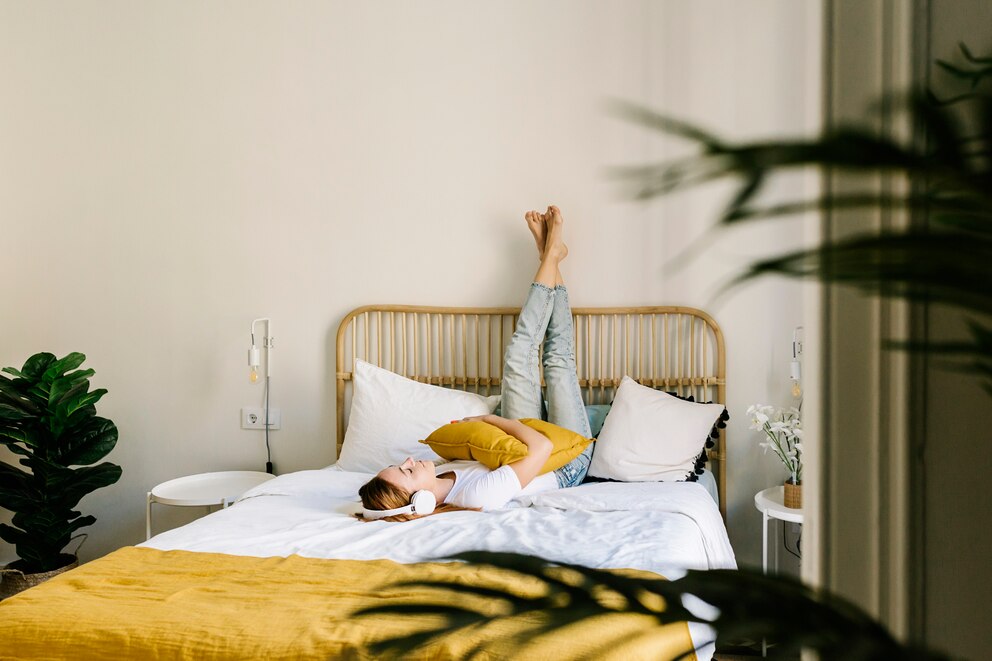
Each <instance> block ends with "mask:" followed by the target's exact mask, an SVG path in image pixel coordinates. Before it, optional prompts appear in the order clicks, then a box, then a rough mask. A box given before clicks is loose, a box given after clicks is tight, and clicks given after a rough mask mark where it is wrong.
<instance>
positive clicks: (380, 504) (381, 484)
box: [355, 475, 482, 521]
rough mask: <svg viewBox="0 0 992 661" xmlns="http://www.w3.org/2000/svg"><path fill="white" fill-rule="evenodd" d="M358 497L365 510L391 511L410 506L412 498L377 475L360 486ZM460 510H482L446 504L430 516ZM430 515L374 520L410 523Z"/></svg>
mask: <svg viewBox="0 0 992 661" xmlns="http://www.w3.org/2000/svg"><path fill="white" fill-rule="evenodd" d="M358 495H359V496H361V497H362V505H363V506H365V509H370V510H392V509H396V508H398V507H404V506H406V505H409V504H410V499H411V498H412V497H413V494H411V493H410V492H409V491H407V490H406V489H403V488H401V487H398V486H396V485H395V484H393V483H392V482H390V481H389V480H384V479H382V478H381V477H379V476H378V475H376V476H375V477H373V478H372V479H371V480H369V481H368V482H366V483H365V484H363V485H362V488H361V489H359V490H358ZM460 510H468V511H471V512H480V511H482V510H480V509H478V508H472V507H458V506H457V505H449V504H447V503H439V504H438V506H437V507H435V508H434V511H433V512H432V513H431V514H442V513H444V512H457V511H460ZM431 514H424V515H423V516H421V515H419V514H394V515H393V516H385V517H383V518H381V519H376V520H377V521H412V520H414V519H422V518H423V517H424V516H431ZM355 516H357V517H358V518H359V519H361V520H363V521H371V520H372V519H366V518H365V517H364V516H362V515H361V514H356V515H355Z"/></svg>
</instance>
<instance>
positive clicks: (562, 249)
mask: <svg viewBox="0 0 992 661" xmlns="http://www.w3.org/2000/svg"><path fill="white" fill-rule="evenodd" d="M543 218H544V225H545V237H546V238H545V241H544V253H543V254H545V255H548V256H549V257H553V258H554V259H555V261H558V262H560V261H562V260H563V259H565V258H566V257H567V256H568V246H566V245H565V243H564V242H563V241H562V229H563V228H562V225H563V224H564V222H565V219H564V218H562V217H561V210H560V209H558V207H556V206H554V205H551V206H550V207H548V211H547V213H545V214H544V216H543Z"/></svg>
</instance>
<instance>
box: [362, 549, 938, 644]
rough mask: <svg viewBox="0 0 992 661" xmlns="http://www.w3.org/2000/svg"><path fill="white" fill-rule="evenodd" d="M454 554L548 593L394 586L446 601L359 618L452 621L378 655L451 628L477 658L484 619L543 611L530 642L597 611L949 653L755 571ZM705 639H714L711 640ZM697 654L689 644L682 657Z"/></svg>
mask: <svg viewBox="0 0 992 661" xmlns="http://www.w3.org/2000/svg"><path fill="white" fill-rule="evenodd" d="M450 559H452V560H462V561H467V562H470V563H472V564H474V565H487V566H490V567H495V568H498V569H501V570H504V571H507V572H512V573H515V574H518V575H519V576H520V577H521V579H523V578H524V577H527V578H529V579H531V580H532V579H534V578H536V579H539V580H540V581H541V582H542V583H543V585H544V588H545V589H544V591H543V594H542V595H541V596H535V597H520V596H518V595H516V594H512V593H509V592H506V591H504V590H501V589H496V588H493V587H489V586H479V587H476V586H473V585H465V584H464V583H453V582H447V581H422V582H421V581H413V582H407V583H402V584H398V585H395V586H393V587H394V588H397V589H402V588H404V587H410V588H413V587H416V588H423V587H429V588H432V589H435V590H437V598H438V600H437V602H436V603H433V604H415V605H414V604H409V603H395V604H384V605H381V606H375V607H371V608H366V609H363V610H360V611H358V612H356V613H354V614H353V616H356V617H362V616H368V615H382V614H391V615H397V616H404V615H415V616H418V617H422V616H424V615H431V616H436V617H440V618H441V619H442V620H443V623H442V624H441V625H439V626H434V627H432V628H429V629H426V630H422V631H417V632H415V633H413V634H409V635H402V636H397V637H394V638H390V639H387V640H382V641H378V642H376V643H373V644H371V645H370V649H371V651H372V652H373V653H375V654H390V655H399V654H403V653H406V652H409V651H410V650H412V649H414V648H417V647H419V646H421V645H424V644H427V643H429V642H431V641H434V640H437V639H439V638H440V637H444V636H448V635H452V634H456V635H473V636H476V637H480V640H479V642H478V643H477V645H476V647H474V648H473V649H472V650H471V651H470V652H469V653H468V654H466V655H465V656H466V658H469V657H471V656H472V655H473V654H474V653H475V652H477V651H480V650H481V649H483V648H484V647H485V645H486V640H485V638H484V635H485V632H484V630H483V629H482V625H484V624H486V623H488V622H491V621H494V620H498V619H501V618H514V617H519V616H521V615H525V614H528V615H532V616H537V617H532V618H531V619H532V621H533V622H535V624H534V625H533V626H531V627H529V628H526V629H524V630H521V631H520V632H519V633H518V634H517V636H516V638H515V640H514V641H513V642H514V643H515V644H517V645H519V646H523V645H524V644H526V643H527V641H529V640H532V639H533V638H535V637H538V636H541V635H544V634H547V633H550V632H553V631H555V630H559V629H562V628H563V627H567V626H568V625H570V624H573V623H576V622H579V621H581V620H585V619H586V618H589V617H594V616H599V615H617V614H629V615H637V616H640V617H641V618H642V620H643V622H644V624H643V633H645V634H649V633H651V632H652V631H653V630H656V628H657V627H658V626H662V625H666V624H672V623H676V622H700V623H704V624H709V625H711V626H712V627H713V628H714V629H715V630H716V631H717V633H718V635H719V636H721V638H724V639H733V638H735V637H740V636H750V637H758V638H762V637H764V638H767V639H769V640H771V641H775V642H776V644H777V647H776V649H778V650H781V651H786V652H788V651H796V650H799V649H800V648H804V647H805V648H808V649H813V650H816V651H818V652H819V653H820V655H821V658H823V659H841V658H843V659H851V660H852V661H858V660H864V661H868V660H876V659H878V660H881V659H894V658H898V659H909V660H920V661H923V660H929V661H936V660H938V659H945V658H947V657H945V656H942V655H939V654H936V653H933V652H928V651H926V650H923V649H920V648H914V647H908V646H906V645H903V644H901V643H899V642H897V641H896V640H894V639H893V638H892V636H891V635H889V633H888V632H887V631H886V630H885V629H884V628H882V626H881V625H879V624H878V623H877V622H875V621H874V620H873V619H872V618H871V617H870V616H869V615H868V614H866V613H864V612H862V611H861V610H859V609H858V608H857V607H856V606H854V605H853V604H851V603H850V602H847V601H846V600H843V599H841V598H839V597H836V596H833V595H830V594H827V593H824V592H818V591H814V590H812V589H810V588H809V587H807V586H805V585H803V584H802V583H800V582H798V581H795V580H792V579H788V578H784V577H781V576H765V575H764V574H761V573H759V572H756V571H750V570H713V571H689V572H688V573H687V574H686V575H685V576H683V577H682V578H679V579H676V580H672V581H668V580H664V579H661V578H644V577H635V576H627V575H623V574H619V573H615V572H612V571H603V570H597V569H590V568H587V567H582V566H579V565H570V564H560V563H549V562H547V561H544V560H542V559H540V558H536V557H533V556H526V555H518V554H513V553H492V552H484V551H474V552H469V553H462V554H459V555H456V556H452V557H451V558H450ZM466 597H471V598H472V599H484V600H497V601H499V602H500V606H501V608H500V609H498V612H500V613H501V614H499V615H495V616H494V615H493V612H494V611H493V609H492V608H487V609H481V608H480V609H475V608H472V607H470V606H466V605H465V604H466V603H467V602H468V600H467V599H466ZM692 597H695V598H697V599H701V600H702V601H704V602H706V603H708V604H711V605H712V606H715V607H716V608H717V609H718V612H717V613H714V614H713V616H712V619H708V618H709V616H708V615H707V614H706V613H705V612H704V610H703V609H699V608H691V609H690V607H686V605H684V604H690V605H691V603H692V602H691V598H692ZM453 604H459V606H453ZM697 612H698V613H699V614H698V615H697V614H696V613H697ZM644 616H648V617H644ZM630 635H631V634H630V631H629V630H625V631H624V633H623V635H622V636H621V637H620V638H618V639H617V640H607V641H598V642H599V643H600V644H601V645H602V648H601V649H600V651H606V650H608V649H610V648H611V647H614V646H616V645H617V644H619V643H621V642H624V641H625V640H628V639H629V638H630ZM503 642H506V641H503ZM698 642H700V643H701V644H705V643H706V642H707V641H698ZM693 651H694V650H692V649H686V650H684V651H683V653H682V656H686V655H689V654H690V653H692V652H693ZM599 653H600V652H594V653H592V654H591V655H590V656H591V657H592V656H596V655H598V654H599Z"/></svg>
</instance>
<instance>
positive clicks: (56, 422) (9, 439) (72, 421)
mask: <svg viewBox="0 0 992 661" xmlns="http://www.w3.org/2000/svg"><path fill="white" fill-rule="evenodd" d="M84 360H86V356H84V355H83V354H81V353H70V354H69V355H67V356H65V357H64V358H60V359H57V358H56V357H55V356H54V355H52V354H50V353H38V354H35V355H33V356H31V357H30V358H28V360H27V361H26V362H25V363H24V366H23V367H22V368H21V369H20V370H17V369H14V368H12V367H5V368H4V369H3V370H2V371H3V372H6V373H7V374H10V375H12V376H13V378H11V377H8V376H6V375H4V374H0V443H2V444H3V445H5V446H6V447H7V448H8V449H9V450H10V451H11V452H12V453H13V454H14V455H18V456H20V459H19V460H18V463H19V464H20V465H21V466H23V467H25V468H27V469H28V470H24V469H22V468H18V467H17V466H15V465H13V464H11V463H7V462H5V461H0V507H3V508H5V509H8V510H10V511H11V512H13V513H14V516H13V519H12V521H11V523H12V524H13V525H7V524H0V539H2V540H4V541H5V542H8V543H10V544H13V545H14V547H15V549H16V551H17V556H18V558H19V559H18V560H16V561H15V562H12V563H10V564H9V565H7V566H6V567H5V568H4V572H3V573H4V580H3V583H2V584H0V590H2V593H0V596H10V595H11V594H14V593H15V592H18V591H20V590H23V589H25V588H27V587H31V586H32V585H35V584H37V583H40V582H41V581H43V580H46V579H47V578H50V577H51V576H53V575H55V574H57V573H60V572H63V571H67V570H68V569H71V568H72V567H74V566H75V565H76V564H78V559H77V558H76V556H75V555H74V554H70V553H65V552H64V551H65V547H66V546H67V545H68V544H69V543H70V542H71V541H72V540H73V539H76V538H80V537H84V535H82V534H79V535H75V536H74V535H73V533H75V532H76V531H77V530H79V529H80V528H83V527H85V526H88V525H91V524H93V523H94V522H95V521H96V518H95V517H93V516H83V515H82V514H81V513H80V512H78V511H75V510H74V509H73V508H74V507H76V505H77V504H78V503H79V501H80V500H81V499H82V497H83V496H85V495H86V494H88V493H90V492H92V491H95V490H96V489H99V488H100V487H105V486H108V485H110V484H113V483H114V482H116V481H117V480H118V479H120V476H121V467H120V466H117V465H116V464H112V463H110V462H104V463H101V464H97V465H95V466H94V465H93V464H96V462H98V461H100V460H101V459H103V458H104V457H105V456H106V455H107V454H108V453H109V452H110V451H111V450H113V449H114V446H115V445H116V444H117V427H116V426H115V425H114V423H113V422H111V421H110V420H106V419H104V418H101V417H98V416H97V415H96V406H95V405H96V403H97V401H99V400H100V398H101V397H103V396H104V395H105V394H106V393H107V391H106V390H105V389H103V388H99V389H96V390H93V391H91V390H90V382H89V380H90V377H91V376H93V374H94V372H93V370H91V369H86V370H81V369H77V368H78V367H79V366H80V365H82V364H83V361H84ZM73 466H79V468H73ZM76 550H77V551H78V547H77V549H76Z"/></svg>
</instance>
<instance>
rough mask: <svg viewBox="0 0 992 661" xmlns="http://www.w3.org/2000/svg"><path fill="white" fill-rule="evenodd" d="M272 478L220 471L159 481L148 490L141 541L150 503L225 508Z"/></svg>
mask: <svg viewBox="0 0 992 661" xmlns="http://www.w3.org/2000/svg"><path fill="white" fill-rule="evenodd" d="M274 477H275V475H270V474H269V473H262V472H260V471H221V472H218V473H200V474H199V475H187V476H185V477H177V478H176V479H174V480H169V481H168V482H163V483H162V484H159V485H158V486H156V487H153V488H152V490H151V491H149V492H148V501H147V503H146V505H145V540H146V541H147V540H149V539H151V536H152V503H161V504H163V505H173V506H176V507H211V506H214V505H220V506H221V507H223V508H226V507H227V506H228V505H230V504H231V503H233V502H234V501H235V500H236V499H237V497H238V496H240V495H241V494H243V493H244V492H245V491H248V490H249V489H251V488H252V487H256V486H258V485H259V484H262V483H263V482H268V481H269V480H271V479H272V478H274Z"/></svg>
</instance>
